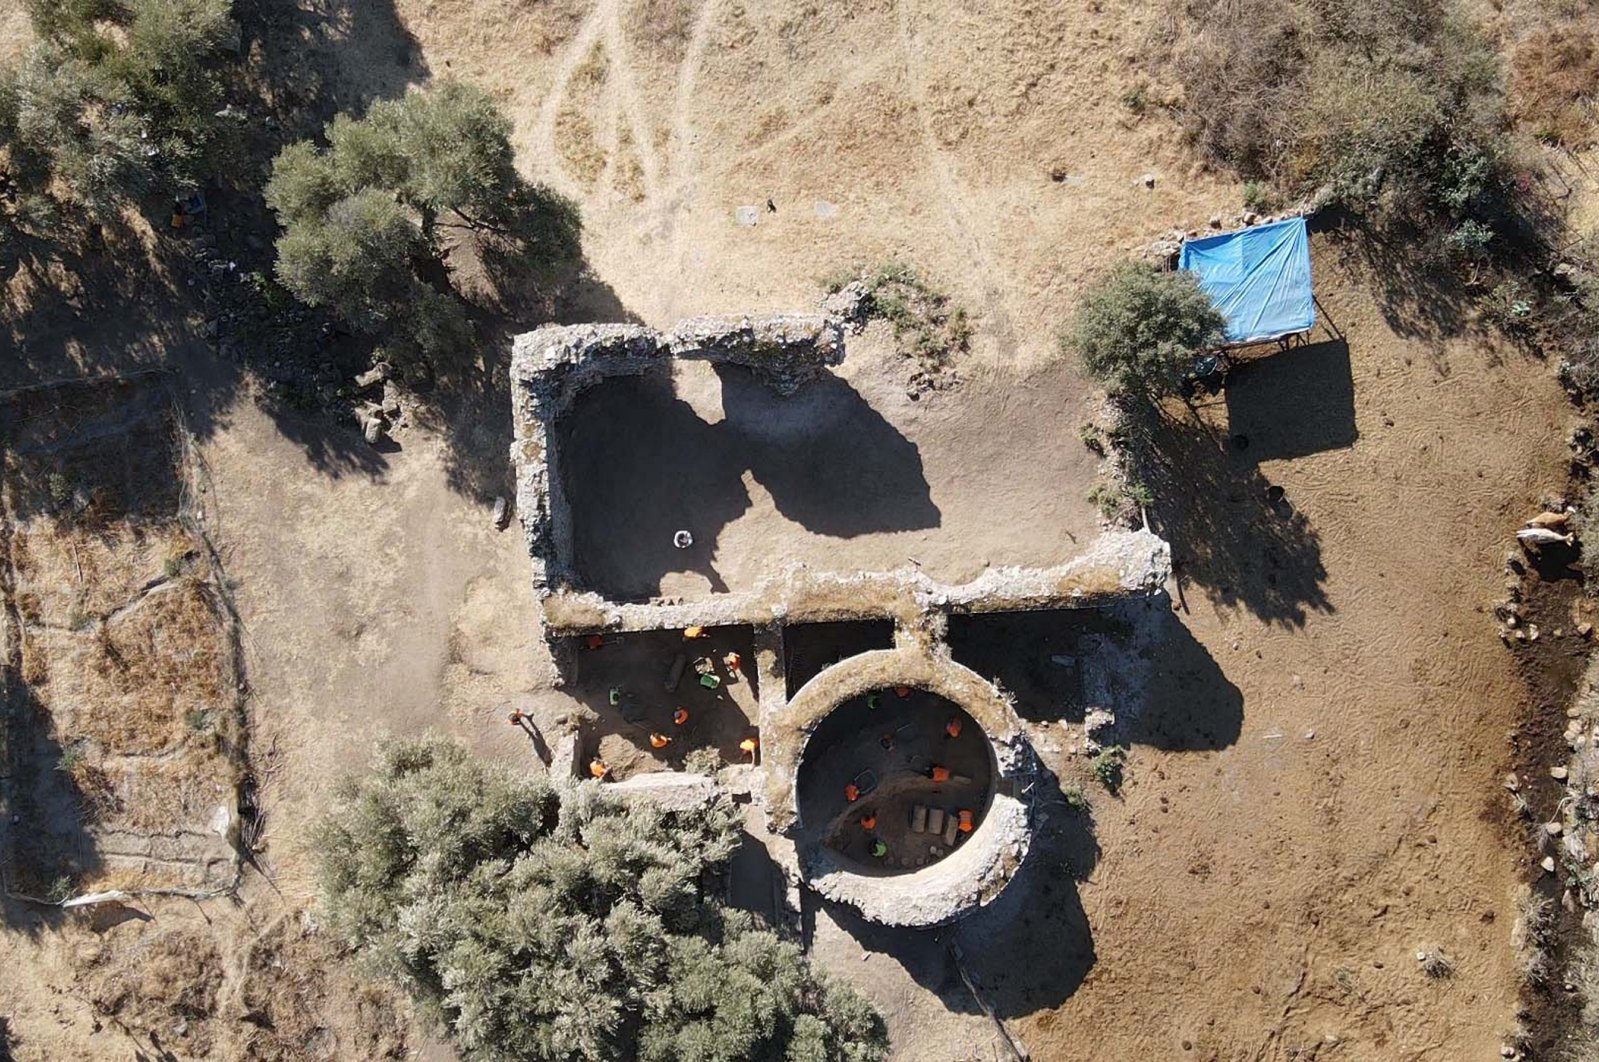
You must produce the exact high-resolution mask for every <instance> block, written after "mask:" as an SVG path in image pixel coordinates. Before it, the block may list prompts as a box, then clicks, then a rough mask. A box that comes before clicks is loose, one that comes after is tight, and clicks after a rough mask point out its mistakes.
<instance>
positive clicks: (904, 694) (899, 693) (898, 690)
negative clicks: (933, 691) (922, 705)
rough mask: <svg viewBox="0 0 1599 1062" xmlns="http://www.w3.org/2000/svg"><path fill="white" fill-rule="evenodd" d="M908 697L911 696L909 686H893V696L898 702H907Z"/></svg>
mask: <svg viewBox="0 0 1599 1062" xmlns="http://www.w3.org/2000/svg"><path fill="white" fill-rule="evenodd" d="M910 695H911V688H910V687H909V686H895V687H894V696H896V697H898V698H899V699H900V700H902V701H903V700H908V699H909V698H910Z"/></svg>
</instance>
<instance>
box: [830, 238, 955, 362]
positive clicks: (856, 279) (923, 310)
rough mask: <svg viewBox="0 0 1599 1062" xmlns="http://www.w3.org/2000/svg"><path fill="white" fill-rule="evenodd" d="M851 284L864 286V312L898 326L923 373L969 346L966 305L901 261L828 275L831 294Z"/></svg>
mask: <svg viewBox="0 0 1599 1062" xmlns="http://www.w3.org/2000/svg"><path fill="white" fill-rule="evenodd" d="M850 284H858V285H859V286H860V291H861V302H860V311H859V312H860V314H861V316H862V317H864V318H868V319H876V320H882V321H887V322H888V323H889V324H891V325H892V326H893V327H894V338H895V340H896V341H897V342H898V343H899V345H900V349H901V350H902V351H903V352H904V353H905V354H907V355H909V356H910V357H912V358H915V359H916V361H917V363H918V365H919V366H920V367H921V370H922V371H923V372H924V373H928V374H932V373H937V372H940V371H942V370H944V369H947V368H948V367H949V366H950V363H951V361H953V359H954V358H955V357H956V356H958V355H961V354H965V353H966V352H967V351H968V350H969V349H970V348H971V342H972V324H971V320H970V319H969V318H968V317H967V314H966V308H965V307H963V306H958V305H955V304H954V303H952V302H951V300H950V298H949V296H948V295H946V294H944V293H943V292H942V291H939V290H938V289H937V288H934V287H933V286H932V285H930V284H928V283H927V281H925V280H924V279H922V276H921V274H919V273H918V272H917V271H916V269H915V268H914V267H912V266H909V265H906V264H904V263H903V262H885V263H883V264H881V265H879V266H877V267H876V268H875V269H866V270H860V271H854V270H846V271H842V272H839V273H837V274H834V275H832V276H830V277H827V278H824V279H823V281H822V285H823V287H824V288H825V289H826V291H827V293H828V294H829V295H831V294H834V293H836V292H838V291H840V290H842V289H843V288H844V287H846V286H847V285H850Z"/></svg>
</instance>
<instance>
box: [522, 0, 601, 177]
mask: <svg viewBox="0 0 1599 1062" xmlns="http://www.w3.org/2000/svg"><path fill="white" fill-rule="evenodd" d="M613 3H614V0H607V2H605V3H601V4H600V5H599V6H597V7H596V8H595V9H594V10H593V11H591V12H589V15H588V17H587V18H585V19H584V20H583V24H582V25H581V26H579V27H578V31H577V33H575V34H574V35H573V36H572V39H571V41H569V42H568V43H567V45H566V48H565V50H564V51H563V52H562V53H561V56H560V59H559V60H558V61H557V62H556V66H555V76H554V77H553V78H552V79H551V80H550V91H549V94H548V95H546V96H545V97H544V100H543V102H542V103H540V104H539V118H538V123H537V124H536V125H535V126H534V127H533V151H534V154H536V155H539V156H542V157H543V158H546V159H549V160H550V166H551V173H552V176H553V177H554V178H555V181H554V182H553V183H557V184H558V185H561V186H562V187H561V188H560V191H562V192H564V193H565V194H567V195H571V196H573V197H574V198H576V199H579V200H581V199H582V198H583V195H582V189H581V188H580V187H579V186H578V183H577V182H576V181H575V180H573V179H572V176H571V175H570V174H568V173H567V172H566V169H565V168H564V167H563V166H562V165H561V153H560V151H559V150H558V148H557V147H556V143H555V123H556V119H557V118H558V117H559V115H560V113H561V104H563V103H565V102H566V94H567V89H568V88H569V87H570V86H571V84H572V75H573V74H574V73H576V72H577V68H578V67H579V66H581V65H582V63H583V60H584V59H585V58H587V57H588V54H589V52H590V51H591V50H592V49H593V47H594V42H595V41H597V40H599V39H600V35H601V33H602V32H604V31H605V29H606V26H607V9H608V8H609V7H611V6H613ZM613 62H614V60H613Z"/></svg>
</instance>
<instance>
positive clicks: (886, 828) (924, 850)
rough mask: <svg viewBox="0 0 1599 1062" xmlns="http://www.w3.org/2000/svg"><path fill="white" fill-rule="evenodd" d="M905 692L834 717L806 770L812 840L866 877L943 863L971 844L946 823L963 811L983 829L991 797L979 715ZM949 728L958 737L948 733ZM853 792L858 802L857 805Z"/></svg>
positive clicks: (816, 738) (819, 734)
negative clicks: (963, 843)
mask: <svg viewBox="0 0 1599 1062" xmlns="http://www.w3.org/2000/svg"><path fill="white" fill-rule="evenodd" d="M903 692H904V693H905V696H903V697H902V696H900V691H897V690H882V691H880V692H879V693H878V694H877V695H876V697H875V698H871V697H868V698H856V699H854V700H850V701H847V702H845V703H844V704H842V705H840V706H839V707H837V708H835V709H834V710H833V713H832V714H831V715H829V716H828V717H827V718H826V719H825V720H823V721H822V723H821V725H820V726H818V727H817V728H816V732H815V733H813V734H812V735H811V739H810V741H809V743H808V744H807V745H806V747H805V755H804V758H803V759H802V760H801V761H800V768H799V779H798V783H797V784H798V797H799V813H800V822H801V823H802V824H803V825H802V829H803V833H804V835H805V836H806V837H810V838H820V839H821V840H822V843H823V844H825V845H826V847H827V848H828V849H830V850H831V851H832V852H834V853H835V854H836V855H838V856H841V857H842V860H843V862H844V864H845V865H846V866H849V867H850V868H851V869H854V870H858V871H860V872H861V873H865V874H885V873H886V874H897V873H904V872H907V871H912V870H916V869H919V868H921V867H924V866H927V865H929V864H931V863H936V862H938V861H939V860H940V859H942V858H944V856H946V855H948V854H949V853H950V851H951V850H953V848H954V847H956V846H958V845H959V843H960V842H961V840H963V839H964V834H963V833H962V832H961V831H959V829H955V828H952V829H946V828H945V821H946V820H947V819H949V818H950V817H952V816H956V815H958V813H959V812H961V811H963V810H964V811H967V812H970V814H971V821H972V825H973V827H974V828H975V826H976V825H977V824H978V823H980V822H981V821H982V818H983V814H984V812H985V811H986V810H987V809H988V804H989V801H990V799H991V797H992V795H993V792H992V789H993V781H994V763H993V754H992V752H991V750H990V749H989V746H988V740H987V738H986V737H985V736H984V735H983V733H982V731H981V730H980V729H979V728H978V726H977V724H976V723H975V722H974V721H973V720H972V718H971V716H969V715H967V714H966V712H965V711H963V710H962V709H961V708H960V707H959V706H957V705H955V704H952V703H951V702H949V701H947V700H945V699H944V698H942V697H939V696H936V695H935V694H931V693H927V692H926V691H923V690H910V689H907V690H904V691H903ZM950 724H954V725H955V728H956V729H957V730H958V734H956V735H954V736H952V735H951V734H950V733H948V731H947V730H946V726H947V725H950ZM935 772H947V776H944V775H943V774H939V775H938V776H936V777H935ZM848 785H853V786H854V787H855V790H856V792H857V795H858V799H854V800H851V799H849V795H848V793H847V792H846V786H848ZM878 841H881V842H882V843H883V845H884V846H886V849H880V848H878V847H877V842H878ZM800 843H802V844H804V843H807V842H806V841H803V840H802V841H801V842H800Z"/></svg>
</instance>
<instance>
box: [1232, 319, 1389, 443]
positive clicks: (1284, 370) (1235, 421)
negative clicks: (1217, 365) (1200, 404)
mask: <svg viewBox="0 0 1599 1062" xmlns="http://www.w3.org/2000/svg"><path fill="white" fill-rule="evenodd" d="M1227 430H1228V433H1229V434H1230V435H1231V436H1232V437H1233V439H1234V440H1238V439H1240V437H1241V438H1242V439H1245V440H1247V444H1246V445H1244V447H1243V449H1240V450H1239V451H1238V452H1239V455H1240V456H1242V457H1247V458H1249V459H1250V460H1252V461H1255V462H1260V461H1271V460H1278V459H1282V458H1291V457H1305V456H1307V455H1309V454H1316V453H1321V452H1323V451H1326V450H1339V449H1343V448H1344V447H1348V446H1353V445H1354V443H1355V440H1356V439H1357V438H1358V437H1359V432H1358V431H1357V430H1356V428H1355V381H1354V376H1353V373H1352V371H1351V369H1350V366H1349V344H1348V343H1346V342H1344V341H1343V340H1342V339H1332V340H1327V341H1325V342H1321V343H1310V344H1307V345H1305V346H1299V347H1290V348H1289V349H1287V350H1283V351H1278V352H1277V353H1274V354H1271V355H1268V356H1265V357H1261V358H1256V359H1252V360H1250V361H1246V362H1244V363H1242V364H1241V365H1240V366H1239V367H1238V368H1237V369H1235V370H1234V371H1233V372H1232V373H1231V374H1230V375H1229V376H1228V378H1227Z"/></svg>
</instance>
